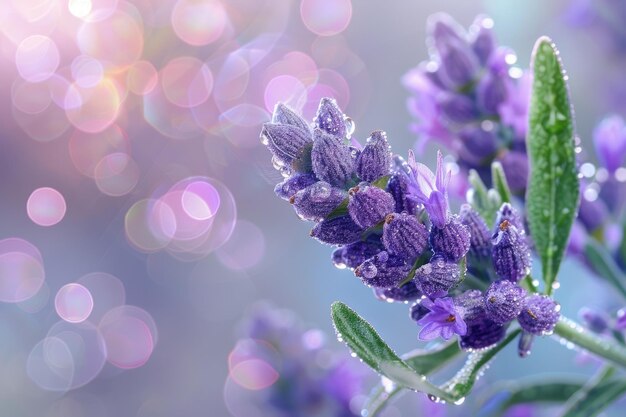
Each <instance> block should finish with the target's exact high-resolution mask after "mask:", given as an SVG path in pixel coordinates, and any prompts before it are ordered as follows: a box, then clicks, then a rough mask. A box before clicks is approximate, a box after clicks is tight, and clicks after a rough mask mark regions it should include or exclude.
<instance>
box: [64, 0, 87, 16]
mask: <svg viewBox="0 0 626 417" xmlns="http://www.w3.org/2000/svg"><path fill="white" fill-rule="evenodd" d="M92 6H93V5H92V3H91V0H69V2H68V3H67V9H68V10H69V11H70V13H71V14H72V16H75V17H78V18H79V19H82V18H85V17H87V16H88V15H89V13H91V9H92Z"/></svg>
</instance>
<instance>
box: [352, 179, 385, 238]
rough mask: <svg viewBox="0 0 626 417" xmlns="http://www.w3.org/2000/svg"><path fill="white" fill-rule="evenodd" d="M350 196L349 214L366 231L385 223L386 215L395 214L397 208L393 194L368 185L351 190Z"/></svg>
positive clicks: (361, 185)
mask: <svg viewBox="0 0 626 417" xmlns="http://www.w3.org/2000/svg"><path fill="white" fill-rule="evenodd" d="M348 194H349V196H350V197H349V198H350V201H349V202H348V213H350V216H351V217H352V220H354V222H355V223H356V224H358V225H359V226H361V227H362V228H364V229H367V228H368V227H372V226H374V225H376V224H377V223H380V222H381V221H383V219H384V218H385V216H386V215H388V214H390V213H393V211H394V209H395V206H396V202H395V201H394V199H393V197H392V196H391V194H389V193H388V192H386V191H385V190H381V189H380V188H378V187H374V186H372V185H367V183H362V184H360V185H359V186H357V187H353V188H351V189H350V191H348Z"/></svg>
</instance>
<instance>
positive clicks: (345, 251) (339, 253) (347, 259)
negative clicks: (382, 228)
mask: <svg viewBox="0 0 626 417" xmlns="http://www.w3.org/2000/svg"><path fill="white" fill-rule="evenodd" d="M383 250H384V247H383V246H382V244H381V243H380V241H379V240H377V239H368V240H365V241H361V242H355V243H351V244H349V245H346V246H342V247H340V248H337V249H335V251H334V252H333V262H334V263H335V266H337V267H338V268H345V267H348V268H352V269H354V268H356V267H357V266H359V265H361V264H362V263H363V262H365V261H366V260H368V259H369V258H371V257H372V256H374V255H376V254H377V253H379V252H381V251H383Z"/></svg>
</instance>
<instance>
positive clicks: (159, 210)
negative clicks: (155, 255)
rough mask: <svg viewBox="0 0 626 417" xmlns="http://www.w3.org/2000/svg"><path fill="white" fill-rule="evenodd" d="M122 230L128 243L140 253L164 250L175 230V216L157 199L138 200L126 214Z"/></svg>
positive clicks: (168, 207) (167, 206)
mask: <svg viewBox="0 0 626 417" xmlns="http://www.w3.org/2000/svg"><path fill="white" fill-rule="evenodd" d="M124 230H125V232H126V238H127V239H128V242H129V243H130V244H131V245H133V246H134V247H135V248H136V249H138V250H140V251H142V252H155V251H158V250H160V249H164V248H165V247H166V246H167V244H168V243H169V242H170V240H171V239H172V236H173V235H174V233H175V230H176V216H175V215H174V212H173V211H172V209H171V208H170V206H169V205H167V204H165V203H163V202H162V201H161V200H158V199H144V200H139V201H137V202H136V203H135V204H133V205H132V207H131V208H130V209H128V211H127V212H126V216H125V218H124Z"/></svg>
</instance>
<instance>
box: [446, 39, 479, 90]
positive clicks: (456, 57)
mask: <svg viewBox="0 0 626 417" xmlns="http://www.w3.org/2000/svg"><path fill="white" fill-rule="evenodd" d="M439 56H440V58H441V67H440V71H441V79H442V80H443V81H444V82H445V84H446V85H447V86H448V87H450V88H461V87H464V86H466V85H467V84H469V83H471V82H472V81H474V79H475V78H476V74H477V73H478V69H479V64H478V60H477V59H476V55H474V52H473V51H472V50H471V48H470V47H469V45H468V44H467V42H465V41H456V40H450V41H448V42H447V43H446V44H445V45H443V47H442V49H440V50H439Z"/></svg>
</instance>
